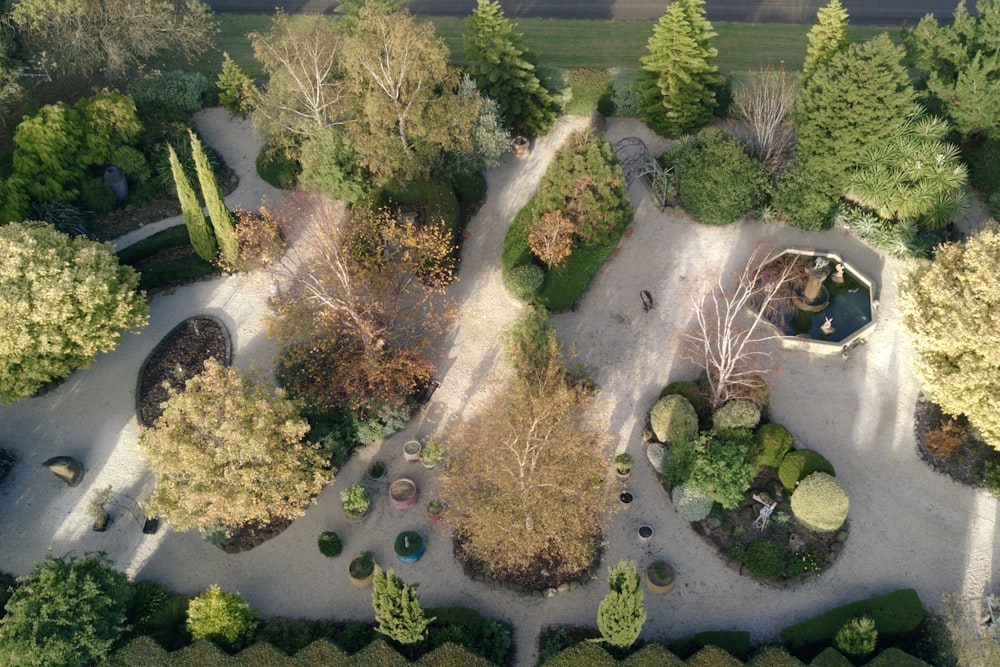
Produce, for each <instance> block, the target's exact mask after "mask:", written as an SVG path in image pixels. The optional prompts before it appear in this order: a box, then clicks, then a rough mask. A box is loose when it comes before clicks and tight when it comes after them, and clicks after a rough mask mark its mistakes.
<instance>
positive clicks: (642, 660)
mask: <svg viewBox="0 0 1000 667" xmlns="http://www.w3.org/2000/svg"><path fill="white" fill-rule="evenodd" d="M618 664H619V665H621V667H684V661H683V660H681V659H680V658H678V657H677V656H676V655H674V654H673V653H671V652H670V651H668V650H667V648H666V647H665V646H663V644H646V645H645V646H643V647H642V648H640V649H639V650H638V651H636V652H635V653H633V654H632V655H630V656H628V657H627V658H625V659H624V660H622V661H621V662H620V663H618Z"/></svg>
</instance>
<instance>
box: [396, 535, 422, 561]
mask: <svg viewBox="0 0 1000 667" xmlns="http://www.w3.org/2000/svg"><path fill="white" fill-rule="evenodd" d="M423 543H424V540H423V538H422V537H420V534H419V533H417V532H416V531H412V530H404V531H403V532H401V533H400V534H399V535H396V541H395V542H394V543H393V550H394V551H395V552H396V555H398V556H413V555H415V554H416V553H417V552H419V551H420V548H421V547H422V546H423Z"/></svg>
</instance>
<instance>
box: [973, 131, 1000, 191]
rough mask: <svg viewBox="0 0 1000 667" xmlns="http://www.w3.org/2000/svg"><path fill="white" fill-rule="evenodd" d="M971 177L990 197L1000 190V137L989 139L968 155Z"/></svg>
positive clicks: (980, 189)
mask: <svg viewBox="0 0 1000 667" xmlns="http://www.w3.org/2000/svg"><path fill="white" fill-rule="evenodd" d="M966 161H967V162H968V165H969V179H970V180H971V181H972V184H973V185H975V186H976V188H977V189H978V190H979V191H980V192H982V193H983V194H985V195H986V196H987V197H989V196H990V195H991V194H993V193H996V192H1000V138H996V139H987V140H985V141H983V142H982V143H980V144H979V145H978V146H976V147H975V148H973V149H972V150H971V151H969V152H968V154H967V155H966Z"/></svg>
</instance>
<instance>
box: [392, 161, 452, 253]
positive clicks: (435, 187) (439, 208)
mask: <svg viewBox="0 0 1000 667" xmlns="http://www.w3.org/2000/svg"><path fill="white" fill-rule="evenodd" d="M377 201H378V203H379V204H380V205H383V206H384V205H395V206H404V207H405V206H421V207H425V220H426V221H429V222H439V221H443V222H444V224H445V226H446V227H447V228H448V229H449V230H451V233H452V235H453V236H454V237H455V238H456V240H457V236H458V225H459V217H460V208H461V207H460V206H459V203H458V197H457V196H455V191H454V190H453V189H452V187H451V182H450V181H449V180H447V179H444V178H439V177H433V178H429V179H426V180H416V181H411V182H409V183H399V182H398V181H391V182H389V183H387V184H386V185H385V187H383V188H382V192H381V193H380V194H379V196H378V198H377Z"/></svg>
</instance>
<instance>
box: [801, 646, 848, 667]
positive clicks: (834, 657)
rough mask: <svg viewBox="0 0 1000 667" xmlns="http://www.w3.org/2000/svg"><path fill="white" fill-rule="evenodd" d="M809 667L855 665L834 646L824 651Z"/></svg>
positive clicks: (844, 666)
mask: <svg viewBox="0 0 1000 667" xmlns="http://www.w3.org/2000/svg"><path fill="white" fill-rule="evenodd" d="M809 667H854V663H852V662H851V661H850V660H848V659H847V658H845V657H844V656H843V655H842V654H841V653H840V652H839V651H837V649H835V648H833V647H832V646H830V647H827V648H825V649H823V651H822V652H821V653H820V654H819V655H817V656H816V657H815V658H813V661H812V662H810V663H809Z"/></svg>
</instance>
